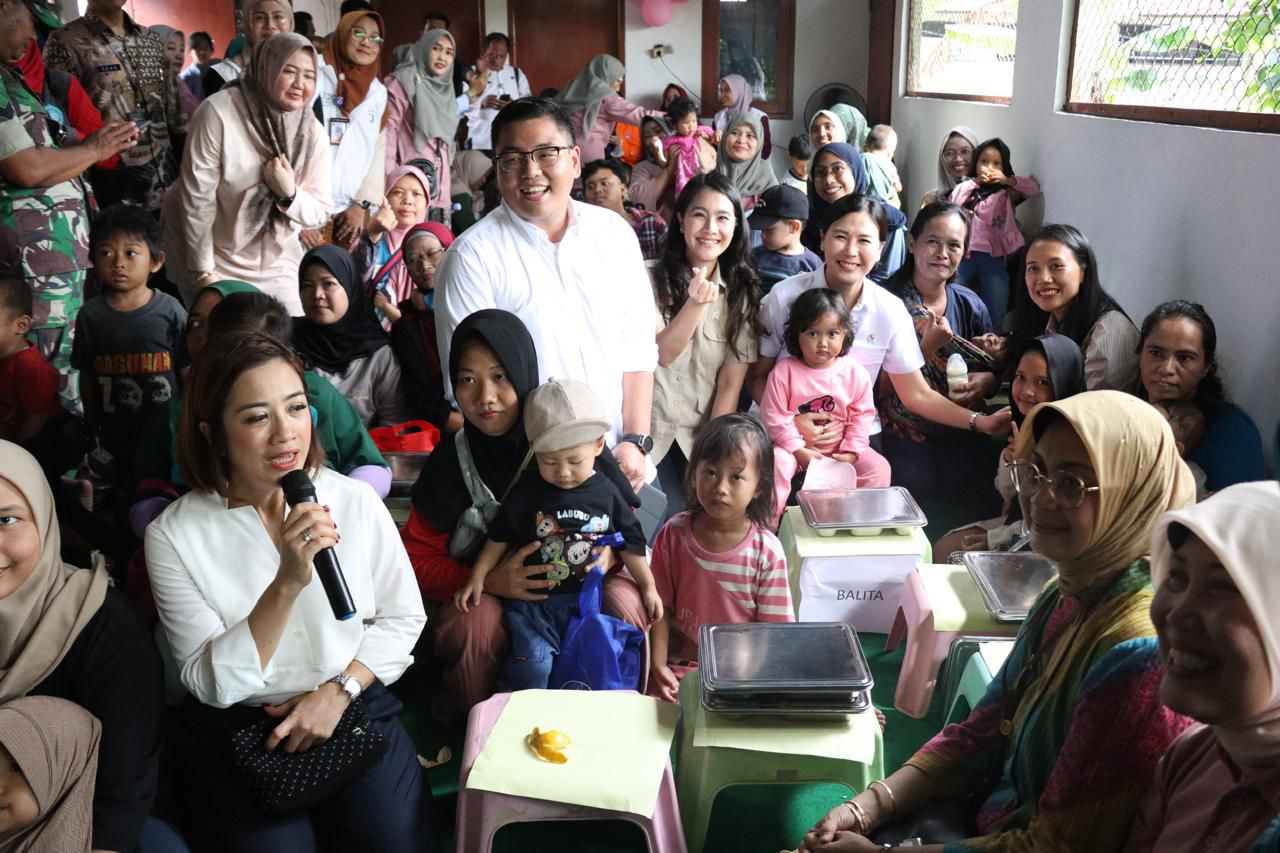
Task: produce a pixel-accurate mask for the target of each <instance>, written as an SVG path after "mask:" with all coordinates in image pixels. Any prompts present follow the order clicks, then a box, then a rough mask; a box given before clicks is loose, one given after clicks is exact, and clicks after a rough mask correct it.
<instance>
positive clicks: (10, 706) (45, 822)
mask: <svg viewBox="0 0 1280 853" xmlns="http://www.w3.org/2000/svg"><path fill="white" fill-rule="evenodd" d="M101 734H102V726H101V725H100V724H99V723H98V721H97V719H95V718H94V716H93V715H92V714H90V713H89V712H88V711H86V710H84V709H83V708H81V707H80V706H79V705H76V704H75V703H73V702H68V701H67V700H65V699H58V698H55V697H53V696H27V697H25V698H22V699H14V700H13V701H12V702H7V703H5V704H4V705H0V744H4V748H5V749H7V750H8V751H9V754H10V755H12V756H13V760H14V763H16V764H17V765H18V768H19V769H20V770H21V771H22V775H23V776H25V777H27V784H28V785H30V786H31V793H33V794H35V798H36V805H37V806H38V807H39V809H40V811H39V813H38V815H37V817H36V820H35V823H33V824H32V825H31V826H29V827H27V828H26V829H24V830H22V831H21V832H19V833H18V834H17V835H13V836H10V837H8V838H6V839H4V842H3V844H0V848H3V849H4V850H5V851H6V853H8V851H12V853H41V851H50V850H57V851H59V853H79V851H83V853H88V851H89V843H90V840H91V839H90V835H91V834H92V832H93V789H94V784H95V782H96V781H97V778H96V777H97V775H98V739H99V737H100V736H101Z"/></svg>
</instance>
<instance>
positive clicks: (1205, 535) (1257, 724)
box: [1151, 480, 1280, 766]
mask: <svg viewBox="0 0 1280 853" xmlns="http://www.w3.org/2000/svg"><path fill="white" fill-rule="evenodd" d="M1174 523H1177V524H1181V525H1182V526H1183V527H1186V528H1187V529H1189V530H1190V531H1191V532H1192V533H1194V534H1195V535H1196V537H1197V538H1198V539H1200V541H1202V542H1204V544H1205V545H1207V546H1208V547H1209V550H1210V551H1212V552H1213V553H1214V556H1216V557H1217V558H1218V559H1219V560H1220V561H1221V562H1222V567H1223V568H1224V569H1226V570H1227V574H1229V575H1231V579H1232V580H1233V581H1235V584H1236V588H1237V589H1239V590H1240V594H1241V595H1242V596H1244V600H1245V604H1247V605H1248V607H1249V612H1250V613H1251V614H1253V620H1254V622H1255V623H1257V626H1258V633H1260V634H1261V635H1262V644H1263V648H1264V650H1265V651H1266V655H1267V672H1255V673H1251V675H1250V677H1251V678H1266V679H1268V680H1269V681H1270V682H1271V701H1270V703H1269V704H1268V705H1267V710H1265V711H1263V712H1262V714H1260V715H1259V716H1257V717H1255V718H1253V719H1251V720H1241V721H1240V722H1238V723H1236V724H1233V725H1216V726H1214V727H1213V733H1214V735H1216V736H1217V738H1218V742H1219V743H1221V744H1222V748H1223V749H1225V750H1226V751H1227V754H1228V755H1230V756H1231V758H1232V760H1233V761H1235V763H1236V764H1237V765H1241V766H1244V765H1257V764H1259V763H1269V764H1270V763H1274V762H1275V761H1276V760H1277V759H1280V623H1277V622H1276V612H1277V610H1278V609H1280V574H1278V573H1277V572H1276V571H1275V559H1276V553H1277V549H1280V485H1277V484H1276V482H1275V481H1274V480H1271V481H1268V482H1263V483H1240V484H1239V485H1235V486H1229V487H1228V488H1225V489H1223V490H1222V491H1220V492H1218V493H1217V494H1215V495H1213V496H1212V497H1209V498H1207V499H1206V500H1205V501H1204V502H1203V503H1199V504H1196V505H1195V506H1190V507H1187V508H1186V509H1180V510H1177V511H1175V512H1170V513H1166V514H1165V515H1164V516H1163V517H1162V518H1161V519H1160V520H1159V521H1158V522H1157V523H1156V527H1155V530H1153V531H1152V533H1151V581H1152V583H1153V584H1155V585H1156V587H1159V586H1160V584H1161V583H1162V582H1163V581H1164V579H1165V577H1166V576H1168V574H1169V564H1170V561H1171V560H1172V558H1173V545H1172V544H1171V543H1170V542H1169V525H1171V524H1174Z"/></svg>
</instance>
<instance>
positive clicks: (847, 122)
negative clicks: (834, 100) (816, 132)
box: [827, 104, 868, 151]
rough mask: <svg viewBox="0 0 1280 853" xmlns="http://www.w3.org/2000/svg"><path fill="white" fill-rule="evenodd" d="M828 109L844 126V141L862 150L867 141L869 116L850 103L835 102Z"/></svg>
mask: <svg viewBox="0 0 1280 853" xmlns="http://www.w3.org/2000/svg"><path fill="white" fill-rule="evenodd" d="M827 110H828V112H830V113H831V114H832V115H833V116H835V117H836V118H838V119H839V120H840V124H841V125H843V126H844V141H845V142H847V143H849V144H850V145H852V146H853V147H854V148H856V149H858V150H859V151H861V150H862V146H863V145H864V144H866V141H867V131H868V127H867V117H866V116H864V115H863V114H862V113H861V112H859V111H858V110H857V109H855V108H854V107H851V106H849V105H848V104H833V105H831V106H830V107H828V108H827Z"/></svg>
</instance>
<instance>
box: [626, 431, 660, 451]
mask: <svg viewBox="0 0 1280 853" xmlns="http://www.w3.org/2000/svg"><path fill="white" fill-rule="evenodd" d="M622 440H623V441H629V442H631V443H632V444H634V445H635V446H636V447H638V448H640V452H641V453H643V454H644V455H645V456H648V455H649V454H650V453H652V452H653V436H651V435H641V434H639V433H635V432H629V433H627V434H626V435H624V436H623V437H622Z"/></svg>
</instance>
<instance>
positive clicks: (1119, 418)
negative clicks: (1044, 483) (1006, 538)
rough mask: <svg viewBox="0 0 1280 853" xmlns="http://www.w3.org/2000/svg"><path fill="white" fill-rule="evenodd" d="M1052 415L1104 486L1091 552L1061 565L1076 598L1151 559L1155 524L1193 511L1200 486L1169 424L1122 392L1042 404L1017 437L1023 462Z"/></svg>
mask: <svg viewBox="0 0 1280 853" xmlns="http://www.w3.org/2000/svg"><path fill="white" fill-rule="evenodd" d="M1050 409H1052V410H1054V411H1056V412H1058V413H1059V414H1061V415H1062V416H1063V417H1064V418H1065V419H1066V421H1067V423H1068V424H1070V425H1071V428H1072V429H1074V430H1075V432H1076V435H1078V436H1080V441H1081V442H1082V443H1083V444H1084V446H1085V448H1086V449H1087V450H1088V452H1089V458H1090V460H1091V461H1092V462H1093V470H1094V471H1095V472H1096V474H1097V477H1098V485H1099V486H1100V487H1101V491H1099V492H1098V514H1097V520H1096V521H1095V523H1094V527H1093V533H1092V535H1091V536H1090V540H1089V544H1088V546H1087V547H1086V548H1085V549H1084V551H1083V552H1082V553H1081V554H1080V555H1079V556H1077V557H1075V558H1074V559H1071V560H1064V561H1061V562H1059V563H1058V578H1059V585H1060V586H1061V587H1062V591H1063V593H1064V594H1066V595H1075V594H1077V593H1079V592H1082V591H1083V590H1085V589H1088V588H1089V587H1090V586H1092V585H1093V584H1094V583H1095V582H1097V581H1099V580H1101V579H1102V578H1105V577H1107V576H1109V575H1111V574H1113V573H1115V572H1116V571H1118V570H1121V569H1123V568H1125V567H1126V566H1128V565H1129V564H1130V563H1132V562H1133V561H1134V560H1136V559H1138V558H1139V557H1141V556H1143V555H1145V554H1148V553H1150V548H1151V531H1152V528H1153V527H1154V526H1155V524H1156V521H1157V520H1158V519H1159V518H1160V516H1161V514H1162V513H1165V512H1168V511H1169V510H1174V509H1181V508H1182V507H1185V506H1189V505H1190V504H1191V503H1192V502H1193V501H1194V500H1195V495H1196V487H1195V481H1194V480H1193V478H1192V476H1191V470H1190V469H1189V468H1187V465H1186V463H1185V462H1183V461H1182V459H1181V458H1180V457H1179V456H1178V449H1177V447H1176V446H1175V442H1174V438H1173V431H1172V430H1170V429H1169V423H1168V421H1166V420H1165V419H1164V417H1163V416H1162V415H1161V414H1160V413H1159V412H1158V411H1156V408H1155V407H1154V406H1152V405H1151V404H1150V403H1147V402H1144V401H1142V400H1139V399H1138V398H1137V397H1134V396H1132V395H1130V394H1125V393H1123V392H1121V391H1086V392H1085V393H1083V394H1077V395H1075V396H1074V397H1071V398H1068V399H1066V400H1057V401H1054V402H1051V403H1041V404H1040V405H1038V406H1036V407H1035V408H1034V409H1032V410H1031V413H1030V414H1029V415H1027V422H1026V425H1025V426H1024V427H1023V428H1022V429H1021V430H1019V432H1018V443H1017V446H1016V448H1015V451H1014V455H1015V456H1016V457H1017V458H1019V459H1026V458H1028V457H1030V456H1031V452H1032V450H1034V449H1035V445H1036V442H1037V441H1038V440H1039V439H1040V433H1042V432H1043V429H1039V428H1037V422H1038V421H1040V420H1042V419H1043V413H1044V412H1046V411H1048V410H1050ZM1024 509H1025V508H1024Z"/></svg>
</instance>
